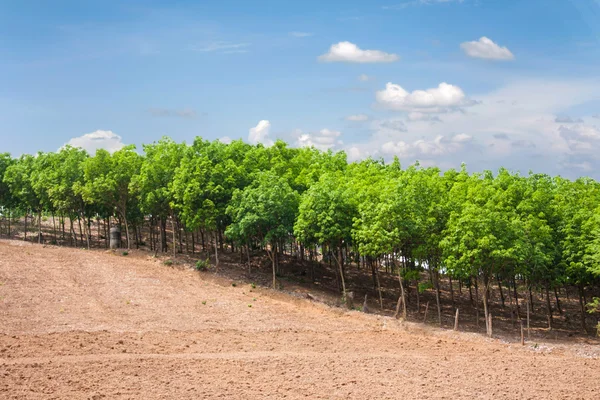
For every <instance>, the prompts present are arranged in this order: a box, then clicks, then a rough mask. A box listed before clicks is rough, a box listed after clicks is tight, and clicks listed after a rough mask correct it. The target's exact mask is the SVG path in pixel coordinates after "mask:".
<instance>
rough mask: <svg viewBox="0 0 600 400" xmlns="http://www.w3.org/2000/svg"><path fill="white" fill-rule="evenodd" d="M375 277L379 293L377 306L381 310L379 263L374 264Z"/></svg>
mask: <svg viewBox="0 0 600 400" xmlns="http://www.w3.org/2000/svg"><path fill="white" fill-rule="evenodd" d="M375 277H376V278H377V293H379V307H380V308H381V309H382V310H383V297H382V295H381V282H380V281H379V265H378V264H375Z"/></svg>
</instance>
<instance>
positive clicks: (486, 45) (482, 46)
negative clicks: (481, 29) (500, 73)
mask: <svg viewBox="0 0 600 400" xmlns="http://www.w3.org/2000/svg"><path fill="white" fill-rule="evenodd" d="M460 48H461V49H462V50H463V51H464V52H465V54H466V55H468V56H469V57H474V58H484V59H487V60H499V61H508V60H514V58H515V56H514V55H513V53H511V51H510V50H509V49H508V48H506V47H500V46H498V45H497V44H496V43H494V42H493V41H492V40H491V39H488V38H487V37H485V36H483V37H481V38H480V39H479V40H474V41H472V42H464V43H461V44H460Z"/></svg>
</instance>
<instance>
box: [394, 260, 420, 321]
mask: <svg viewBox="0 0 600 400" xmlns="http://www.w3.org/2000/svg"><path fill="white" fill-rule="evenodd" d="M395 263H396V261H395V260H394V264H395ZM396 270H397V271H398V283H399V284H400V299H401V300H402V318H403V319H406V294H405V293H404V284H403V283H402V271H401V270H400V268H399V267H396ZM418 292H419V291H418V290H417V296H418ZM418 302H419V300H418V297H417V310H418V309H419V308H418V307H419V306H418ZM399 312H400V310H399V308H398V307H396V315H394V318H398V313H399Z"/></svg>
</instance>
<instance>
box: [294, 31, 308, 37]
mask: <svg viewBox="0 0 600 400" xmlns="http://www.w3.org/2000/svg"><path fill="white" fill-rule="evenodd" d="M312 35H313V34H312V33H310V32H298V31H295V32H290V36H293V37H297V38H303V37H309V36H312Z"/></svg>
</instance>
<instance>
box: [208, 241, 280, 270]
mask: <svg viewBox="0 0 600 400" xmlns="http://www.w3.org/2000/svg"><path fill="white" fill-rule="evenodd" d="M214 237H215V268H219V251H218V250H217V249H218V246H217V235H216V234H215V235H214ZM273 262H275V261H273Z"/></svg>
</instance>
